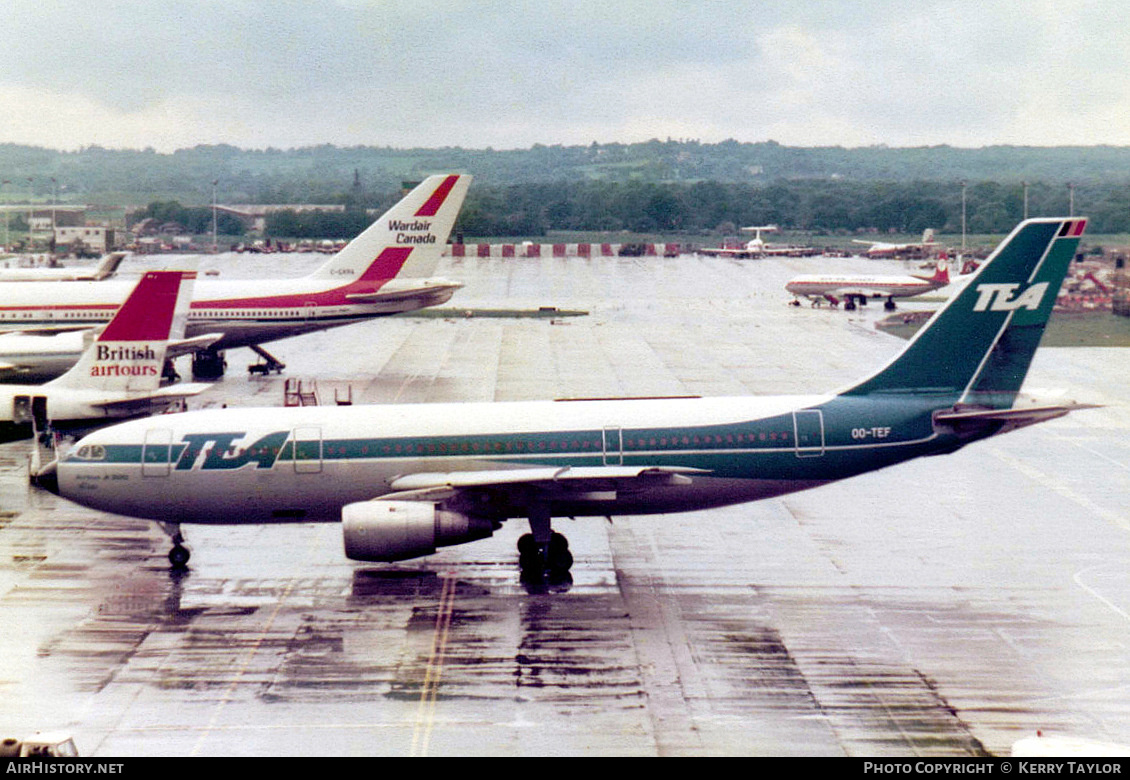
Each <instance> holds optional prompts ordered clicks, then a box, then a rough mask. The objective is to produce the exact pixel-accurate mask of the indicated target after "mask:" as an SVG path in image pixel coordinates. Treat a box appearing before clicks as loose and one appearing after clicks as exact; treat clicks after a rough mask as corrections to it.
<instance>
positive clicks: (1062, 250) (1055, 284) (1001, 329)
mask: <svg viewBox="0 0 1130 780" xmlns="http://www.w3.org/2000/svg"><path fill="white" fill-rule="evenodd" d="M1086 224H1087V220H1086V219H1077V218H1050V219H1029V220H1026V221H1024V222H1022V223H1020V224H1019V225H1018V226H1017V227H1016V228H1015V229H1014V230H1013V231H1012V233H1011V234H1009V236H1008V237H1007V238H1006V239H1005V240H1004V241H1002V242H1001V244H1000V246H998V247H997V249H996V250H995V251H994V252H993V254H992V255H990V256H989V258H988V260H987V261H986V262H985V263H984V264H983V265H982V266H981V268H980V269H979V270H978V271H977V273H976V275H975V276H974V277H973V278H972V279H970V280H969V282H968V284H966V285H965V287H964V288H963V289H961V290H960V291H959V292H957V293H955V295H954V296H953V297H952V298H950V300H949V301H948V302H947V303H946V305H945V306H944V307H942V309H941V310H940V311H938V312H937V313H936V314H935V315H934V316H933V318H932V319H931V320H930V322H928V323H927V324H926V325H925V326H924V327H923V328H922V329H921V330H919V331H918V333H916V334H915V336H914V338H913V339H911V341H910V343H909V344H907V345H906V347H905V348H904V349H903V351H902V352H901V353H900V354H899V355H898V356H897V357H895V358H894V359H893V360H892V361H891V362H890V363H888V364H887V365H886V366H885V367H884V368H882V369H880V370H879V371H878V372H876V373H875V374H874V375H872V376H871V377H869V378H867V379H865V380H863V381H862V382H859V383H857V384H856V385H854V386H852V387H850V388H849V389H847V390H845V391H843V392H842V394H843V395H867V394H873V393H911V394H919V395H921V394H933V395H938V396H945V397H947V398H952V402H953V403H962V404H973V405H977V406H980V407H983V408H991V409H1007V408H1010V407H1011V406H1012V404H1013V401H1014V400H1015V398H1016V394H1017V392H1018V391H1019V390H1020V386H1021V385H1022V384H1023V382H1024V377H1025V375H1026V374H1027V373H1028V367H1029V365H1030V364H1031V362H1032V356H1033V354H1034V353H1035V351H1036V347H1037V346H1039V343H1040V338H1041V337H1042V336H1043V333H1044V326H1045V325H1046V324H1047V321H1048V317H1049V316H1050V315H1051V312H1052V307H1053V306H1054V305H1055V300H1056V296H1057V295H1058V293H1059V288H1060V285H1061V284H1062V283H1063V279H1064V276H1065V275H1066V274H1067V270H1068V266H1069V265H1070V263H1071V261H1072V259H1073V258H1074V257H1075V252H1076V250H1077V248H1078V246H1079V240H1080V237H1081V236H1082V235H1083V230H1084V228H1085V227H1086Z"/></svg>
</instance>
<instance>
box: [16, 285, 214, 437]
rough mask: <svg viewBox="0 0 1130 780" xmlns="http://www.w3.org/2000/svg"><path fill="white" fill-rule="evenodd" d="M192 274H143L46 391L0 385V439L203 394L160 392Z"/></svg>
mask: <svg viewBox="0 0 1130 780" xmlns="http://www.w3.org/2000/svg"><path fill="white" fill-rule="evenodd" d="M194 276H195V275H194V274H190V273H186V272H182V271H151V272H149V273H147V274H145V275H144V276H143V277H142V278H141V280H140V281H138V282H137V283H136V284H135V285H134V290H133V292H132V293H131V294H130V296H129V297H128V298H127V299H126V301H125V303H123V304H122V305H121V307H120V308H119V310H118V312H117V313H116V314H115V315H114V318H113V319H112V320H110V323H109V324H108V325H107V326H106V327H105V329H104V330H103V331H102V332H101V333H100V334H98V336H97V337H96V338H94V339H93V340H92V341H91V343H90V345H89V346H88V347H87V349H86V350H85V351H84V352H83V353H82V356H81V357H80V358H79V361H78V362H77V363H76V364H75V365H74V366H73V367H72V368H71V369H70V370H69V371H68V372H67V373H65V374H63V375H62V376H61V377H59V378H58V379H55V380H54V381H51V382H48V383H47V384H44V385H4V386H0V440H3V441H9V440H12V439H17V438H27V437H28V436H31V435H32V434H33V432H34V431H40V432H43V431H46V430H47V428H48V427H50V428H51V429H54V430H60V431H66V430H73V429H80V430H83V429H87V428H92V427H96V426H97V425H99V424H103V425H104V424H107V423H109V422H112V421H115V420H121V419H124V418H127V417H137V416H139V415H146V414H151V413H154V412H159V411H163V410H165V409H167V408H168V407H169V406H170V405H172V404H175V403H179V402H180V401H181V400H183V399H184V398H186V397H188V396H191V395H195V394H197V393H199V392H200V391H202V390H204V389H205V388H207V387H208V385H206V384H180V385H172V386H166V387H162V386H161V374H162V369H163V367H164V364H165V357H166V350H167V347H168V343H169V341H170V339H171V338H172V339H176V338H179V337H180V335H181V334H183V332H184V327H185V320H186V318H187V315H188V306H189V301H190V300H191V296H192V280H193V277H194ZM33 424H34V430H33Z"/></svg>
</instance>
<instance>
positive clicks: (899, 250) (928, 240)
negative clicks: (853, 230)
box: [853, 228, 938, 257]
mask: <svg viewBox="0 0 1130 780" xmlns="http://www.w3.org/2000/svg"><path fill="white" fill-rule="evenodd" d="M853 243H856V244H867V245H868V246H869V247H870V248H869V249H868V250H867V256H868V257H882V256H883V255H897V254H904V253H907V252H921V251H922V250H924V249H933V248H934V247H936V246H938V242H937V241H935V240H934V229H933V228H926V230H924V231H922V240H921V241H919V242H917V243H909V244H891V243H888V242H885V241H864V240H861V239H858V238H857V239H855V240H854V241H853Z"/></svg>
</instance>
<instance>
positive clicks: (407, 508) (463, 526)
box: [341, 501, 494, 562]
mask: <svg viewBox="0 0 1130 780" xmlns="http://www.w3.org/2000/svg"><path fill="white" fill-rule="evenodd" d="M341 524H342V534H343V535H344V537H345V555H346V557H348V558H351V559H352V560H355V561H386V562H387V561H403V560H407V559H408V558H418V557H420V556H421V555H431V554H432V553H434V552H435V551H436V548H437V547H446V546H448V545H452V544H463V543H464V542H473V541H475V540H476V539H485V538H486V537H488V536H490V535H491V534H492V533H494V525H493V524H492V523H491V521H490V520H486V519H483V518H481V517H472V516H470V515H465V514H463V513H462V512H449V511H447V510H445V509H440V508H439V506H438V505H436V504H429V503H426V502H417V501H361V502H358V503H356V504H346V505H345V506H344V507H342V510H341Z"/></svg>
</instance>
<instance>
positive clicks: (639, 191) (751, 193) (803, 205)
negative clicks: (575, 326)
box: [130, 179, 1130, 239]
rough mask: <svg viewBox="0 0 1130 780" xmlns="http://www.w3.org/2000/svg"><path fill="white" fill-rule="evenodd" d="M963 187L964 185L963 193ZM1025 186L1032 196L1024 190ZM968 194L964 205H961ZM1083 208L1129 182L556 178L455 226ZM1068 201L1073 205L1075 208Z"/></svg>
mask: <svg viewBox="0 0 1130 780" xmlns="http://www.w3.org/2000/svg"><path fill="white" fill-rule="evenodd" d="M963 190H964V191H963ZM1025 190H1027V192H1025ZM399 195H400V193H399V192H398V191H397V192H386V193H384V194H383V195H382V196H381V197H379V198H376V199H374V200H375V204H374V205H370V201H368V200H366V199H358V198H355V197H351V196H350V195H348V194H344V195H342V196H341V198H340V200H344V201H345V208H344V210H334V211H331V210H297V209H284V210H279V211H275V212H272V213H271V214H269V215H268V217H267V221H266V231H265V232H266V235H267V236H268V237H271V238H280V239H285V238H329V239H348V238H352V237H353V236H356V235H357V234H358V233H360V232H361V231H362V230H364V229H365V228H366V227H367V226H368V225H369V224H371V222H372V220H373V217H374V215H375V214H378V213H380V212H381V211H383V210H384V209H385V208H387V207H388V206H390V205H392V203H394V202H395V201H396V199H397V198H398V197H399ZM963 195H964V208H963V203H962V201H963ZM1025 195H1027V214H1028V215H1029V216H1033V217H1037V216H1066V215H1068V214H1069V212H1071V211H1072V210H1073V211H1074V214H1075V215H1079V216H1087V217H1089V218H1090V219H1091V224H1090V226H1089V228H1088V231H1089V232H1090V233H1092V234H1095V233H1130V184H1123V185H1118V186H1102V185H1097V184H1094V185H1078V186H1074V187H1073V188H1072V189H1068V187H1067V186H1066V185H1051V184H1045V183H1040V182H1037V183H1033V184H1030V185H1028V186H1027V187H1025V186H1024V185H1023V184H1015V183H1014V184H1001V183H999V182H992V181H981V182H973V183H968V184H966V185H965V187H964V188H963V187H962V186H961V185H960V184H954V183H952V182H929V181H921V182H903V183H899V182H858V181H842V180H834V181H826V180H815V179H805V180H799V181H777V182H772V183H767V184H749V183H734V182H719V181H699V182H694V183H677V182H662V183H660V182H607V181H585V182H566V181H561V182H554V183H532V182H531V183H523V184H512V185H508V186H489V185H487V186H481V185H478V184H475V185H473V186H472V188H471V191H470V192H469V194H468V196H467V201H466V203H465V205H464V207H463V210H462V212H461V214H460V217H459V221H458V223H457V225H456V232H457V233H459V234H462V235H463V236H464V237H466V238H467V239H471V238H497V237H519V236H520V237H535V238H536V237H539V236H545V235H546V234H547V233H548V232H549V231H578V232H602V231H624V230H626V231H631V232H635V233H651V234H655V233H660V234H676V235H684V236H696V235H709V234H714V235H717V234H736V233H737V232H738V229H739V228H740V227H742V226H746V225H769V224H774V225H778V226H779V227H781V228H782V229H785V230H798V231H812V232H819V233H831V234H835V233H853V232H861V231H880V232H894V233H910V234H918V233H921V232H922V231H924V230H926V229H927V228H933V229H934V230H936V231H938V232H941V233H951V234H956V233H960V232H961V230H962V216H963V213H964V219H965V229H966V231H967V232H969V233H973V234H978V233H982V234H983V233H989V234H1000V233H1007V232H1008V231H1009V230H1011V229H1012V228H1013V227H1014V226H1015V225H1016V223H1017V222H1019V221H1020V220H1021V219H1023V218H1024V215H1025ZM1072 201H1073V202H1074V205H1072ZM145 218H154V219H156V220H158V221H159V222H175V223H178V224H180V225H183V226H184V227H185V228H186V229H187V230H188V231H189V232H190V233H196V234H206V233H209V232H211V229H212V210H211V208H210V207H206V206H183V205H181V204H180V203H179V202H177V201H157V202H153V203H150V204H149V206H147V207H146V208H145V209H142V210H140V211H137V212H134V213H133V214H132V215H131V216H130V223H131V224H135V223H136V222H138V221H140V220H142V219H145ZM218 230H219V232H220V233H221V234H223V235H227V236H237V235H242V234H243V232H244V228H243V225H241V224H240V223H239V221H238V220H237V219H235V218H234V217H231V216H229V215H227V214H224V213H222V212H221V213H220V214H219V217H218Z"/></svg>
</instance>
